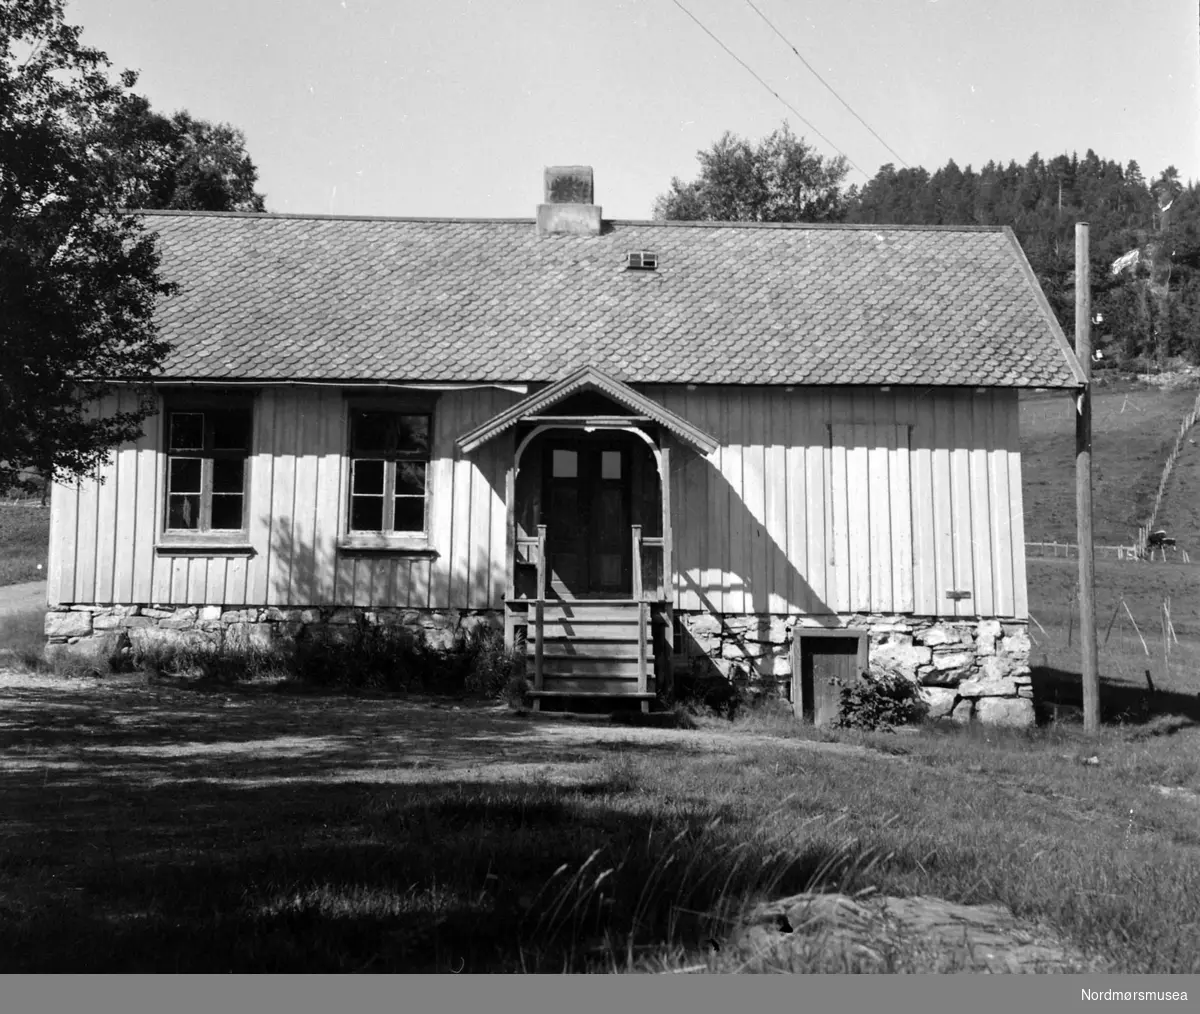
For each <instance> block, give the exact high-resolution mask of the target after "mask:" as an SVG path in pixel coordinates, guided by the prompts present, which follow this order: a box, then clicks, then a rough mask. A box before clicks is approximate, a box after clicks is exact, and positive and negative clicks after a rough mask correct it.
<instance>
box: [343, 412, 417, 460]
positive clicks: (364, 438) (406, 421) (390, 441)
mask: <svg viewBox="0 0 1200 1014" xmlns="http://www.w3.org/2000/svg"><path fill="white" fill-rule="evenodd" d="M351 418H352V432H351V437H350V443H351V447H352V449H353V451H354V452H355V453H366V454H371V453H382V454H387V455H392V454H400V455H403V456H406V457H428V456H429V416H427V415H400V414H398V413H396V412H355V413H354V415H353V416H352V417H351Z"/></svg>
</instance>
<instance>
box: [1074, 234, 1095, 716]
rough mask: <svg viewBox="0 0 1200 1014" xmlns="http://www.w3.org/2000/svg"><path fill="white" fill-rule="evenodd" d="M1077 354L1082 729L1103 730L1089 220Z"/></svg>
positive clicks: (1079, 237) (1082, 238)
mask: <svg viewBox="0 0 1200 1014" xmlns="http://www.w3.org/2000/svg"><path fill="white" fill-rule="evenodd" d="M1075 355H1076V357H1077V358H1078V359H1079V365H1080V366H1081V367H1083V376H1084V379H1085V380H1086V381H1087V383H1086V384H1085V385H1084V387H1083V389H1082V390H1081V391H1080V392H1079V395H1078V401H1077V403H1076V413H1075V519H1076V524H1077V526H1078V531H1079V647H1080V649H1081V650H1082V653H1083V728H1084V730H1085V731H1086V732H1099V731H1100V663H1099V657H1098V654H1097V650H1096V594H1095V593H1096V565H1095V550H1094V549H1093V546H1092V385H1091V375H1092V287H1091V272H1090V270H1089V263H1088V224H1087V222H1077V223H1076V225H1075Z"/></svg>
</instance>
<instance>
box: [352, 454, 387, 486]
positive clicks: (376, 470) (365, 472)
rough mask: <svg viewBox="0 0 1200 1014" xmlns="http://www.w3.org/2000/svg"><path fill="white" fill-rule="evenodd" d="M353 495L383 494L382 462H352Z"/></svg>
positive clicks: (368, 460)
mask: <svg viewBox="0 0 1200 1014" xmlns="http://www.w3.org/2000/svg"><path fill="white" fill-rule="evenodd" d="M351 492H353V493H377V494H380V495H382V494H383V462H382V461H372V460H370V459H367V460H365V461H356V462H354V484H353V486H352V488H351Z"/></svg>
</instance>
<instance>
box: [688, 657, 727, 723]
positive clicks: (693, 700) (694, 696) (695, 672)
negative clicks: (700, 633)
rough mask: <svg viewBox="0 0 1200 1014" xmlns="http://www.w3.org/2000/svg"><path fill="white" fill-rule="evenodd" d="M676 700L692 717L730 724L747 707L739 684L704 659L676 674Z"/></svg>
mask: <svg viewBox="0 0 1200 1014" xmlns="http://www.w3.org/2000/svg"><path fill="white" fill-rule="evenodd" d="M675 699H676V701H677V702H678V703H679V704H680V705H681V706H682V707H683V708H684V709H685V710H686V711H688V712H689V713H690V714H692V715H705V714H707V715H713V716H715V717H717V718H728V719H729V720H730V721H732V720H733V718H734V717H735V716H736V715H737V713H738V710H739V709H740V708H741V706H742V704H743V703H744V700H743V697H742V691H741V690H740V688H739V687H738V686H737V684H736V683H734V682H733V680H731V679H729V678H728V677H727V676H724V675H722V674H721V673H720V672H719V671H718V670H717V669H716V667H714V666H712V665H711V663H709V662H708V660H707V659H703V658H701V659H696V660H695V661H694V662H693V665H692V668H689V669H685V670H683V671H682V672H680V673H677V674H676V677H675Z"/></svg>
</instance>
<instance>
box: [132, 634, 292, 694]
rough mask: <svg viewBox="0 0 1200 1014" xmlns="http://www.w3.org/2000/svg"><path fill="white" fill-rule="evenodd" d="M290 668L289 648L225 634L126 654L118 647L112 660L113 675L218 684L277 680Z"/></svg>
mask: <svg viewBox="0 0 1200 1014" xmlns="http://www.w3.org/2000/svg"><path fill="white" fill-rule="evenodd" d="M127 642H128V639H127V638H126V644H127ZM290 665H291V652H290V651H289V649H288V647H287V646H286V645H282V644H281V645H271V646H263V645H257V644H245V643H241V642H239V641H237V640H234V639H231V638H229V637H228V636H227V635H226V634H225V633H224V632H223V631H222V632H221V633H220V634H219V635H218V636H217V637H216V639H214V640H211V641H197V642H188V641H180V642H172V641H162V642H151V643H149V644H144V645H142V646H141V647H140V648H126V649H125V650H122V647H121V646H120V645H118V648H117V649H116V650H115V651H114V653H113V656H112V658H111V659H109V666H110V669H111V670H112V671H113V672H121V671H124V670H125V668H132V669H140V670H142V671H143V672H145V673H147V674H149V675H152V676H158V675H163V674H171V675H178V676H184V675H199V676H201V677H203V678H205V679H212V680H216V681H217V682H218V683H240V682H243V681H246V680H254V679H269V678H278V677H282V676H284V675H286V674H287V672H288V671H289V669H290Z"/></svg>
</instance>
